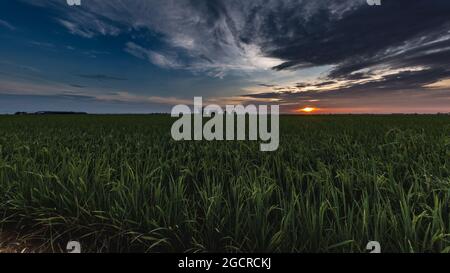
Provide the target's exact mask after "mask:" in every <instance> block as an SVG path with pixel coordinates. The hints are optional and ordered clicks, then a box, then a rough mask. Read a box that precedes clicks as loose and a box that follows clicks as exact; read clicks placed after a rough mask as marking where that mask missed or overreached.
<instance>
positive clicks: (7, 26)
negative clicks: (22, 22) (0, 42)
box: [0, 19, 16, 31]
mask: <svg viewBox="0 0 450 273" xmlns="http://www.w3.org/2000/svg"><path fill="white" fill-rule="evenodd" d="M0 27H4V28H7V29H9V30H11V31H13V30H16V27H15V26H13V25H11V24H10V23H8V22H6V21H5V20H1V19H0Z"/></svg>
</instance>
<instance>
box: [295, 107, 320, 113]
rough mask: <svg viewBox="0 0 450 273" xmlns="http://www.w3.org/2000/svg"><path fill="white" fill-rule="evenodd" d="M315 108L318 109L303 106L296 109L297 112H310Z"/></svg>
mask: <svg viewBox="0 0 450 273" xmlns="http://www.w3.org/2000/svg"><path fill="white" fill-rule="evenodd" d="M317 110H318V109H317V108H315V107H305V108H301V109H298V110H297V112H303V113H312V112H315V111H317Z"/></svg>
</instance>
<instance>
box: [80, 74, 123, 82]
mask: <svg viewBox="0 0 450 273" xmlns="http://www.w3.org/2000/svg"><path fill="white" fill-rule="evenodd" d="M78 77H81V78H86V79H91V80H98V81H126V80H127V79H126V78H121V77H116V76H111V75H106V74H80V75H78Z"/></svg>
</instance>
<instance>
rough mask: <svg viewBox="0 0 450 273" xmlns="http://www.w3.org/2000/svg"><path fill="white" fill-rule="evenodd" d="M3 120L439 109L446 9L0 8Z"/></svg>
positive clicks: (198, 0) (234, 5)
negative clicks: (257, 108)
mask: <svg viewBox="0 0 450 273" xmlns="http://www.w3.org/2000/svg"><path fill="white" fill-rule="evenodd" d="M4 2H5V3H2V7H1V9H0V41H1V42H0V114H2V113H3V114H4V113H14V112H17V111H28V112H33V111H84V112H89V113H154V112H170V109H171V108H172V107H173V106H174V105H176V104H188V105H189V104H192V103H193V98H194V96H202V97H203V100H204V103H205V104H219V105H222V106H223V105H226V104H278V105H280V107H281V111H282V112H283V113H305V112H304V111H302V110H301V109H305V108H306V109H309V110H313V111H312V113H319V114H322V113H323V114H328V113H437V112H450V65H449V61H450V1H448V0H382V5H381V6H370V5H368V4H367V1H366V0H247V1H243V0H108V1H105V0H81V6H69V5H68V4H67V1H66V0H8V1H4Z"/></svg>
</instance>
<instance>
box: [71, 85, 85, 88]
mask: <svg viewBox="0 0 450 273" xmlns="http://www.w3.org/2000/svg"><path fill="white" fill-rule="evenodd" d="M70 86H72V87H75V88H86V87H87V86H84V85H79V84H71V85H70Z"/></svg>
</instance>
